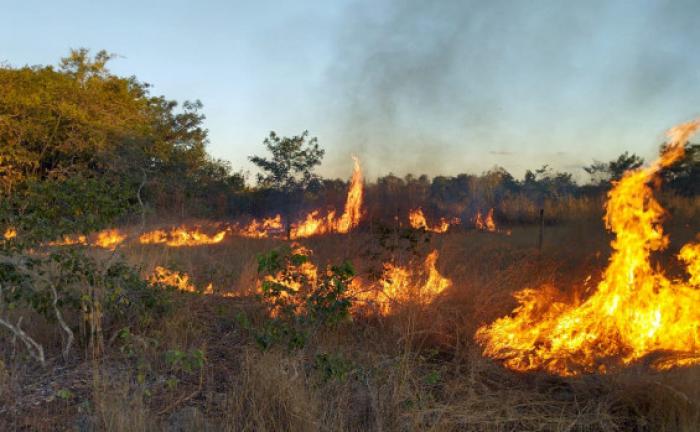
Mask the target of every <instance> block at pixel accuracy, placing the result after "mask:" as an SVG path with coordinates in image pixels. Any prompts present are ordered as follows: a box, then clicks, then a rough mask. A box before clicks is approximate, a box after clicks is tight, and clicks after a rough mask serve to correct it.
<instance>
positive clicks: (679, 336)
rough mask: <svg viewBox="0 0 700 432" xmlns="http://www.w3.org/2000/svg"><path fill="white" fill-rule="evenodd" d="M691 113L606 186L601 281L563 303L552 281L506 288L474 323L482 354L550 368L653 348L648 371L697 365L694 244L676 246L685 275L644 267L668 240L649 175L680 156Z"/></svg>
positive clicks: (597, 363) (567, 369) (699, 262)
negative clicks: (509, 293)
mask: <svg viewBox="0 0 700 432" xmlns="http://www.w3.org/2000/svg"><path fill="white" fill-rule="evenodd" d="M698 127H700V122H699V121H694V122H690V123H686V124H683V125H680V126H677V127H675V128H673V129H671V131H669V133H668V137H669V138H670V143H669V145H668V146H667V148H666V150H665V151H664V152H663V154H662V155H661V157H660V158H659V159H658V160H657V161H655V162H654V163H653V164H652V165H651V166H649V167H647V168H643V169H639V170H635V171H630V172H628V173H626V174H625V176H624V177H623V178H622V180H620V181H619V182H618V183H616V184H615V185H614V187H613V189H612V190H611V191H610V192H609V193H608V201H607V203H606V214H605V224H606V226H607V228H608V229H610V230H612V231H613V232H614V233H615V239H614V240H613V241H612V248H613V254H612V256H611V257H610V261H609V263H608V267H607V269H606V270H605V272H604V274H603V280H602V281H601V282H600V283H599V284H598V286H597V288H596V290H595V291H594V292H593V294H592V295H590V296H589V297H588V298H587V299H586V300H585V301H578V300H573V301H567V300H566V298H565V296H563V295H562V294H560V293H559V292H558V291H557V290H556V289H555V288H554V287H551V286H544V287H541V288H539V289H530V288H528V289H524V290H522V291H519V292H517V293H515V298H516V300H517V301H518V303H519V306H518V307H517V308H516V309H515V310H514V311H513V315H511V316H506V317H503V318H500V319H497V320H496V321H494V322H493V323H491V324H490V325H486V326H483V327H481V328H480V329H479V330H478V331H477V333H476V339H477V341H478V342H479V343H480V344H482V346H483V347H484V354H485V355H487V356H490V357H493V358H496V359H500V360H502V361H503V362H504V364H505V365H506V366H507V367H509V368H511V369H514V370H518V371H529V370H545V371H548V372H551V373H555V374H559V375H576V374H579V373H583V372H606V371H609V370H610V369H611V367H614V366H619V365H629V364H631V363H633V362H636V361H639V360H640V359H642V358H644V357H646V356H648V355H650V354H652V353H653V354H655V355H656V356H657V359H656V360H655V361H653V362H651V366H652V367H654V368H656V369H668V368H671V367H675V366H683V365H690V364H696V363H700V331H699V330H698V327H699V324H700V290H698V288H700V286H699V285H698V282H699V281H700V280H699V279H700V245H699V244H688V245H685V246H684V247H683V248H682V249H681V251H680V258H681V259H682V260H683V261H684V262H685V263H686V266H687V270H688V273H689V275H690V278H689V280H688V281H683V280H670V279H669V278H667V277H666V275H664V273H663V272H662V271H661V270H659V269H656V268H654V267H652V265H651V262H650V260H649V258H650V254H651V252H653V251H659V250H662V249H664V248H666V247H667V246H668V237H667V236H666V235H664V233H663V229H662V227H661V218H662V216H663V215H664V209H663V208H662V207H661V205H660V204H659V203H658V202H657V201H656V200H655V199H654V196H653V193H652V189H651V187H650V186H649V183H650V182H652V181H654V180H656V179H658V172H659V170H661V169H662V168H664V167H666V166H668V165H670V164H672V163H673V162H675V161H676V160H678V159H679V158H681V157H682V156H683V154H684V146H685V143H686V142H687V141H688V138H689V137H690V135H691V134H693V133H694V132H695V131H696V130H697V129H698Z"/></svg>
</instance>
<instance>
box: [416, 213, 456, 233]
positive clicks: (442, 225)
mask: <svg viewBox="0 0 700 432" xmlns="http://www.w3.org/2000/svg"><path fill="white" fill-rule="evenodd" d="M408 221H409V222H410V224H411V227H412V228H413V229H422V230H425V231H428V232H434V233H438V234H442V233H445V232H447V230H448V229H450V225H451V224H458V223H459V219H458V218H453V219H452V220H447V219H445V218H440V222H439V223H438V225H435V226H434V227H431V226H430V225H428V221H427V220H426V218H425V215H424V214H423V209H421V208H417V209H414V210H411V211H410V212H409V213H408Z"/></svg>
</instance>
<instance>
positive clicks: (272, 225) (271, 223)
mask: <svg viewBox="0 0 700 432" xmlns="http://www.w3.org/2000/svg"><path fill="white" fill-rule="evenodd" d="M232 229H233V230H234V232H235V233H236V234H238V235H240V236H243V237H250V238H267V237H270V236H271V234H272V233H275V232H280V231H282V230H283V229H284V226H283V225H282V216H280V215H277V216H275V217H271V218H265V219H263V220H261V221H258V220H257V219H253V220H252V221H251V222H250V223H249V224H248V225H246V226H244V227H243V228H240V229H238V228H232Z"/></svg>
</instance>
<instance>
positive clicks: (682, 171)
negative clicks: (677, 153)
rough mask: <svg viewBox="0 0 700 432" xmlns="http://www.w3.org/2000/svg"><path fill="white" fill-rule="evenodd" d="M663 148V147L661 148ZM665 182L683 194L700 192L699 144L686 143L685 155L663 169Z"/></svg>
mask: <svg viewBox="0 0 700 432" xmlns="http://www.w3.org/2000/svg"><path fill="white" fill-rule="evenodd" d="M662 150H663V149H662ZM663 176H664V178H665V182H666V184H667V185H668V186H669V187H670V188H671V189H673V190H675V191H676V192H678V193H679V194H681V195H685V196H694V195H699V194H700V144H690V143H688V144H686V146H685V155H684V156H683V158H681V159H680V160H679V161H677V162H676V163H675V164H673V165H672V166H670V167H668V168H667V169H665V170H664V172H663Z"/></svg>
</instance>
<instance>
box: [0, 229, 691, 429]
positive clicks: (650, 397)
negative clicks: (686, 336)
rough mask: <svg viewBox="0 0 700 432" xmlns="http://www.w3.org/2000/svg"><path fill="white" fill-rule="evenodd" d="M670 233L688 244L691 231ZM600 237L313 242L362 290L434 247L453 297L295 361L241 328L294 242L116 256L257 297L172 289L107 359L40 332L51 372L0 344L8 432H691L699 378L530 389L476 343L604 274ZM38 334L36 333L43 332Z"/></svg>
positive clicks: (543, 384)
mask: <svg viewBox="0 0 700 432" xmlns="http://www.w3.org/2000/svg"><path fill="white" fill-rule="evenodd" d="M677 220H678V222H679V223H680V225H681V226H680V231H683V224H684V222H683V219H682V218H679V219H677ZM596 224H597V223H596V222H593V221H591V225H590V227H591V229H586V228H584V227H585V224H580V223H579V224H570V225H559V226H554V227H548V228H547V230H546V231H545V239H546V242H545V246H544V248H543V250H542V251H541V252H538V251H537V249H536V247H535V245H536V238H537V229H536V228H534V227H531V228H517V227H516V228H515V229H513V232H512V235H510V236H506V235H499V234H492V233H485V232H478V231H473V230H469V231H467V230H457V231H454V232H452V233H451V234H447V235H431V234H424V233H414V235H415V238H413V237H411V236H409V237H408V238H402V237H401V236H396V235H395V234H396V233H393V234H391V233H390V234H386V233H384V234H378V233H377V232H376V231H375V232H367V231H360V232H355V233H351V234H349V235H346V236H334V235H331V236H323V237H316V238H311V239H307V240H306V241H305V242H304V244H305V245H306V246H307V247H309V248H311V249H313V250H314V259H317V260H318V264H319V265H324V264H325V263H333V262H340V261H342V260H343V259H349V260H350V261H351V262H352V263H353V265H354V267H355V269H356V271H357V273H358V274H360V275H367V277H370V275H371V274H372V273H373V272H375V271H376V262H380V261H381V259H380V257H383V256H385V255H391V256H393V257H395V258H396V259H397V260H399V261H401V260H406V259H409V258H410V257H411V256H424V255H425V254H427V253H428V252H429V251H430V250H432V249H433V248H434V249H436V250H437V251H438V252H439V254H440V258H439V260H438V262H437V268H438V270H439V271H440V273H441V274H443V275H445V276H446V277H448V278H450V279H451V280H452V281H453V286H452V287H451V288H450V289H449V290H447V291H446V292H445V293H443V294H442V295H441V296H440V297H439V298H438V299H437V300H436V301H434V302H433V303H431V304H429V305H411V304H406V305H404V306H403V307H401V308H399V309H397V310H395V312H394V313H392V314H390V315H388V316H377V315H371V314H369V315H362V314H360V315H355V316H353V318H352V320H351V321H344V322H342V323H341V324H340V325H339V326H337V327H334V328H328V329H324V330H322V331H319V332H318V333H316V334H314V336H313V338H311V339H309V340H308V341H307V343H306V344H304V345H303V347H300V348H296V349H289V348H288V347H286V346H284V345H283V344H277V345H274V344H273V345H271V346H269V347H267V348H263V347H261V346H260V344H259V343H257V342H256V340H255V338H253V337H251V333H250V331H248V330H247V328H246V326H245V325H243V324H242V322H241V320H240V316H241V314H244V315H245V316H246V317H248V319H249V320H250V321H251V322H252V325H257V324H263V323H265V321H266V320H267V319H268V317H267V316H266V315H265V312H264V309H263V308H261V306H260V303H259V301H258V300H256V299H255V297H254V296H252V295H249V293H250V292H251V291H252V290H251V285H252V284H254V281H255V279H256V277H257V273H256V267H257V266H256V261H255V260H256V256H257V255H258V254H259V253H262V252H265V251H267V250H270V249H271V248H273V247H275V246H279V245H280V244H282V243H284V241H282V240H270V239H258V240H256V239H248V238H239V237H232V238H228V239H226V240H225V241H223V242H221V243H219V244H215V245H208V246H202V247H196V248H167V247H165V246H163V245H140V244H133V245H127V246H124V247H123V248H122V249H118V251H117V253H120V254H124V256H125V257H126V258H127V259H128V260H129V261H130V262H131V263H132V264H135V265H138V266H140V267H141V269H142V271H143V272H144V274H146V273H147V272H148V271H150V270H151V269H152V268H153V267H154V266H155V265H158V264H167V265H169V266H171V267H172V268H176V269H178V270H181V271H186V272H188V273H189V274H191V275H192V276H193V279H194V280H195V282H196V283H197V284H204V283H205V282H211V283H212V284H213V286H214V290H215V292H218V293H223V292H240V293H242V294H245V293H248V295H242V296H239V297H221V296H207V295H200V294H193V293H180V292H171V293H170V295H171V297H170V300H169V302H170V304H169V306H168V311H167V312H166V313H163V314H160V315H159V314H153V315H152V316H148V317H146V319H144V320H141V321H140V322H127V323H120V324H119V326H118V327H114V326H110V325H107V324H106V323H105V325H95V326H93V328H97V329H98V330H97V331H99V332H101V333H102V334H101V338H100V339H101V340H102V341H103V343H102V345H99V349H98V345H93V346H90V345H85V344H84V343H83V344H82V345H81V346H80V347H79V349H78V350H77V351H76V352H74V354H73V355H71V356H68V357H67V358H66V359H63V358H62V357H61V356H60V352H61V344H60V343H58V344H57V343H56V342H55V341H56V337H57V336H58V334H57V333H56V329H55V327H54V326H51V325H45V328H46V330H45V331H43V332H40V333H39V336H38V337H37V338H38V340H39V341H40V342H41V343H43V344H44V346H46V347H47V351H48V352H47V367H46V368H40V367H37V365H36V363H32V362H31V361H28V360H27V359H25V357H26V353H25V352H24V351H23V350H22V349H21V347H20V346H19V343H18V342H19V341H16V340H13V338H12V337H8V336H7V335H6V334H4V335H3V336H2V337H3V339H2V346H3V347H4V349H3V354H4V355H3V363H2V364H1V365H2V368H0V385H1V386H2V387H0V397H2V400H3V404H2V408H1V410H2V412H1V414H0V423H1V424H0V428H2V429H3V430H47V431H48V430H57V429H59V430H61V429H67V430H109V431H134V430H143V431H149V430H231V431H234V430H235V431H238V430H251V431H252V430H254V431H280V430H290V431H295V430H298V431H308V430H318V431H325V430H333V431H335V430H347V431H360V430H362V431H364V430H377V431H390V430H432V431H457V430H475V431H501V430H546V431H570V430H581V431H595V430H668V431H671V430H673V431H676V430H687V431H691V430H696V429H697V427H698V424H700V417H699V416H700V410H699V409H698V403H700V392H698V390H697V388H696V387H697V386H695V385H694V383H696V382H697V379H698V376H697V374H698V369H697V368H687V369H677V370H672V371H669V372H655V371H652V370H650V369H648V368H646V367H645V365H644V364H639V365H636V366H634V367H632V368H628V369H625V370H622V371H619V372H614V373H611V374H608V375H603V376H600V375H595V376H594V375H591V376H581V377H577V378H560V377H553V376H550V375H546V374H543V373H526V374H522V373H516V372H512V371H509V370H507V369H505V368H504V367H503V366H502V365H500V364H498V363H497V362H493V361H491V360H489V359H485V358H483V357H482V355H481V350H480V348H479V347H478V346H477V345H476V344H475V343H474V340H473V335H474V332H475V330H476V328H478V326H479V325H481V324H483V323H485V322H489V321H490V320H492V319H494V318H495V317H498V316H502V315H503V314H505V313H507V312H508V311H509V310H511V309H512V306H513V304H514V302H513V299H512V298H511V297H510V295H511V293H512V292H513V291H516V290H518V289H520V288H522V287H524V286H536V285H539V284H541V283H544V282H553V283H556V282H561V281H564V280H566V281H569V282H571V281H574V284H576V283H582V282H583V281H584V280H585V278H586V277H587V276H588V275H589V274H591V275H593V276H594V277H599V275H598V273H599V271H600V269H601V268H603V267H604V264H605V262H606V260H607V253H608V252H607V251H608V248H607V244H608V241H609V238H608V236H607V235H606V234H605V233H604V232H602V231H601V230H600V229H599V228H598V227H595V225H596ZM688 233H689V231H688ZM382 236H385V237H386V238H382ZM387 244H388V245H391V247H389V248H388V247H387ZM572 245H576V247H572ZM372 258H374V259H372ZM665 259H667V260H672V259H673V258H672V257H671V256H670V255H669V256H668V257H665ZM93 319H96V317H93ZM34 324H36V325H39V326H41V325H42V324H41V320H40V319H39V318H36V320H35V322H34V323H33V324H32V325H34ZM93 324H95V323H93ZM52 341H53V342H52Z"/></svg>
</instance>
